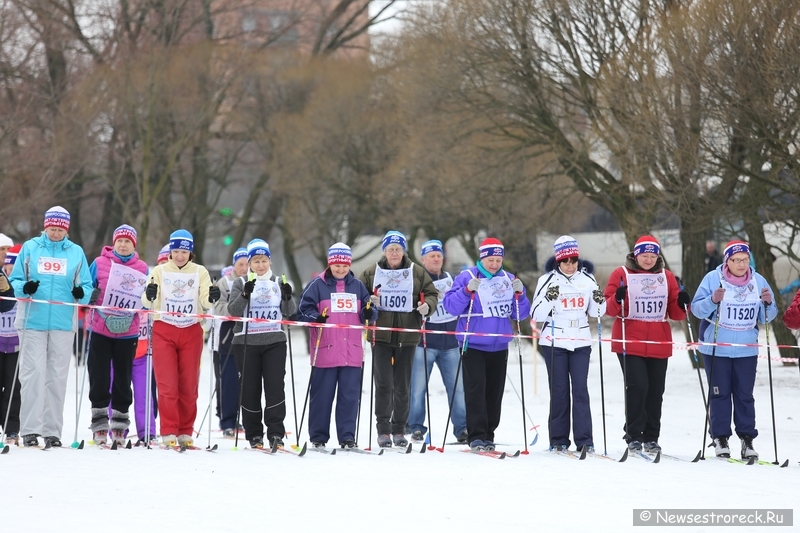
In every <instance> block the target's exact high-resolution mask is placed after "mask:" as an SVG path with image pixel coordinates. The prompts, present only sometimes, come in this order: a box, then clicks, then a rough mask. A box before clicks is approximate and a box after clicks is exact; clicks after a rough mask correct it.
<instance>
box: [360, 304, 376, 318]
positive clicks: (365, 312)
mask: <svg viewBox="0 0 800 533" xmlns="http://www.w3.org/2000/svg"><path fill="white" fill-rule="evenodd" d="M374 319H375V308H374V307H372V306H370V307H369V309H367V308H366V307H362V308H361V321H362V322H367V321H369V322H372V321H373V320H374Z"/></svg>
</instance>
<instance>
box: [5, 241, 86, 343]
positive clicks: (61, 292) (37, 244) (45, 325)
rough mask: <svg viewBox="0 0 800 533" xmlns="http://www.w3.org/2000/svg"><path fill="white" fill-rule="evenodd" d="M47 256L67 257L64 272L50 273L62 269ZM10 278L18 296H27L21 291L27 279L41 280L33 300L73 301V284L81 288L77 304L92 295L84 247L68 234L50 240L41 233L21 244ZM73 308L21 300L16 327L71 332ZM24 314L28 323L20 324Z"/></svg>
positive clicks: (84, 301) (75, 309)
mask: <svg viewBox="0 0 800 533" xmlns="http://www.w3.org/2000/svg"><path fill="white" fill-rule="evenodd" d="M40 258H41V259H42V263H41V265H40V264H39V263H40V261H39V260H40ZM46 258H54V259H63V260H66V267H65V269H66V270H65V274H64V275H57V274H51V273H49V272H60V271H61V270H60V268H59V269H58V270H56V269H55V268H53V267H52V264H53V263H52V262H48V261H46ZM10 281H11V286H12V287H14V292H15V293H16V294H18V295H19V296H18V297H20V298H26V297H28V296H27V295H25V294H24V293H23V291H22V287H23V286H24V285H25V283H26V282H27V281H39V282H40V283H39V289H38V290H37V291H36V293H35V294H34V295H33V296H32V297H33V298H34V299H36V300H51V301H57V302H68V303H76V302H75V298H73V296H72V288H73V287H75V286H80V287H82V288H83V298H81V299H80V300H79V301H78V302H77V303H82V304H87V303H89V298H90V297H91V296H92V276H91V274H90V273H89V264H88V262H87V261H86V256H85V255H84V253H83V249H82V248H81V247H80V246H78V245H77V244H75V243H74V242H72V241H70V240H69V238H68V237H64V240H62V241H59V242H53V241H51V240H50V239H49V238H48V237H47V235H46V234H45V233H42V234H41V235H39V236H38V237H34V238H33V239H31V240H29V241H27V242H26V243H25V244H23V245H22V249H21V250H20V252H19V256H18V257H17V261H16V262H15V263H14V270H12V271H11V276H10ZM27 305H31V306H32V307H31V308H30V311H27V310H26V307H27ZM76 311H77V308H76V307H73V306H67V305H52V304H41V303H34V304H25V303H22V304H20V307H19V310H18V312H17V326H18V328H17V329H35V330H39V331H48V330H62V331H71V330H73V329H74V327H75V325H76V324H75V316H76V314H77V313H76ZM25 316H27V317H28V320H27V323H22V322H23V321H24V320H25V318H24V317H25Z"/></svg>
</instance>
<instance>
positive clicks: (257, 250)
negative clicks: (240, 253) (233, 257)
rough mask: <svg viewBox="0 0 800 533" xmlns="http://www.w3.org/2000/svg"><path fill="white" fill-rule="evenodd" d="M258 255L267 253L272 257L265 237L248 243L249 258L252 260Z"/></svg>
mask: <svg viewBox="0 0 800 533" xmlns="http://www.w3.org/2000/svg"><path fill="white" fill-rule="evenodd" d="M257 255H266V256H267V257H270V255H269V244H267V241H265V240H263V239H253V240H252V241H250V242H249V243H247V260H248V261H250V260H251V259H252V258H253V257H255V256H257Z"/></svg>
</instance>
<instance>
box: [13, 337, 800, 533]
mask: <svg viewBox="0 0 800 533" xmlns="http://www.w3.org/2000/svg"><path fill="white" fill-rule="evenodd" d="M293 331H294V334H293V340H294V342H293V347H294V370H295V379H296V385H295V387H296V391H297V402H298V404H299V408H298V415H297V416H298V419H299V417H300V411H301V410H302V403H303V395H304V394H305V391H306V386H307V379H308V374H309V366H308V351H307V349H306V348H304V335H303V333H302V332H301V331H299V328H293ZM609 334H610V330H607V329H606V330H604V336H605V337H606V338H607V337H608V336H609ZM675 338H676V340H679V341H680V340H683V336H682V333H681V332H680V330H679V329H677V328H676V329H675ZM763 342H764V339H763V334H762V343H763ZM517 353H518V352H517V347H516V344H514V343H512V344H511V345H510V350H509V365H508V381H507V386H506V391H505V397H504V400H503V416H502V421H501V424H500V427H499V428H498V431H497V437H496V439H497V441H498V442H499V443H504V444H505V445H504V446H500V449H503V450H509V451H511V450H516V449H523V450H524V443H523V441H522V432H523V426H522V410H521V404H520V402H519V400H518V398H517V395H516V394H515V389H514V387H516V390H519V389H520V387H519V360H518V355H517ZM777 354H778V351H777V349H773V350H772V355H773V357H775V356H777ZM762 355H766V349H765V348H762ZM523 356H524V357H523V358H524V364H523V371H524V376H525V396H526V403H527V408H528V410H529V415H530V418H531V419H532V420H533V421H534V423H535V424H538V431H539V439H538V442H537V444H536V445H535V446H531V447H530V448H529V451H530V454H529V455H527V456H526V455H522V456H520V457H519V458H516V459H512V458H508V459H505V460H502V461H498V460H494V459H490V458H487V457H480V456H476V455H472V454H468V453H462V452H461V451H460V450H461V449H463V448H462V447H457V446H448V447H447V448H446V450H445V452H444V453H439V452H436V451H427V452H426V453H425V454H419V453H416V452H417V451H418V450H419V445H415V450H414V453H412V454H410V455H407V456H403V455H401V454H398V453H385V454H384V455H383V456H381V457H373V456H366V455H356V454H349V455H348V454H337V455H336V456H334V457H330V456H326V455H323V454H317V453H311V452H309V453H308V454H307V455H306V457H304V458H297V457H293V456H291V455H288V454H276V455H275V456H268V455H266V454H261V453H254V452H250V451H246V450H245V448H247V443H246V442H245V441H244V440H243V439H241V438H240V441H239V450H238V451H235V450H233V441H232V440H227V439H223V438H221V434H220V433H219V432H218V431H213V432H212V438H211V442H212V443H216V444H218V445H219V450H218V451H217V452H215V453H207V452H205V451H187V452H185V453H183V454H179V453H176V452H174V451H169V450H158V449H153V450H145V449H132V450H117V451H108V450H99V449H96V448H93V447H90V446H89V445H88V440H89V439H90V438H91V434H90V433H89V430H88V429H87V426H88V422H89V402H88V397H87V398H85V399H84V401H83V406H82V409H81V420H80V424H79V426H80V431H79V432H78V439H79V440H80V439H85V440H86V441H87V446H86V449H84V450H73V449H70V448H69V445H70V443H71V442H72V440H73V432H74V429H75V419H74V418H75V387H76V385H75V369H74V368H73V369H71V371H70V372H71V373H70V377H69V382H68V390H67V402H66V407H65V416H64V433H63V435H62V441H63V442H64V445H65V449H54V450H50V451H47V452H42V451H39V450H35V449H23V448H17V447H13V448H12V449H11V450H10V453H8V454H5V455H2V456H0V475H1V476H2V479H3V481H4V484H5V491H4V494H3V497H2V508H3V509H4V511H5V512H4V515H5V517H6V518H7V519H8V520H10V521H11V523H15V524H17V525H18V526H20V527H21V528H23V530H25V531H28V532H35V531H48V532H49V531H86V530H106V529H109V528H110V530H121V529H122V528H124V529H126V530H129V531H192V532H195V531H233V530H236V529H238V530H250V529H251V528H256V529H253V530H259V531H261V530H275V529H280V530H282V531H331V532H338V531H347V532H354V533H355V532H362V531H363V532H367V531H370V532H372V531H394V530H398V529H404V530H405V529H414V530H419V529H424V530H426V531H441V532H449V531H497V532H517V531H520V532H522V531H534V530H535V531H589V532H595V531H613V532H617V531H625V530H636V531H641V529H640V528H636V529H634V528H633V527H632V517H633V509H646V508H650V509H665V508H684V509H706V508H716V509H753V508H759V509H767V508H773V509H774V508H792V507H793V506H794V502H795V501H796V499H797V494H798V493H799V492H800V490H798V489H800V466H798V460H800V424H799V423H798V422H797V420H798V419H800V386H799V385H800V371H798V368H797V367H794V366H792V367H784V366H783V365H782V364H781V363H779V362H777V363H776V362H773V365H772V367H773V368H772V371H773V383H774V394H775V415H776V423H777V430H778V452H779V453H778V455H779V459H780V460H781V461H784V460H785V459H787V458H789V459H790V463H789V467H788V468H784V469H780V468H777V467H772V466H743V465H735V464H729V463H725V462H722V461H717V460H713V459H712V460H707V461H705V462H702V463H700V464H692V463H688V462H685V463H684V462H676V461H671V460H667V459H664V460H662V461H661V463H660V464H648V463H645V462H644V461H642V460H638V459H635V458H630V459H628V461H627V462H626V463H622V464H616V463H614V462H611V461H605V460H598V459H592V458H587V459H586V460H585V461H577V460H571V459H568V458H565V457H559V456H555V455H552V454H550V453H548V452H547V447H548V443H547V442H548V441H547V406H548V394H547V375H546V370H545V366H544V363H543V361H542V360H541V358H540V356H538V355H537V358H539V360H538V362H537V363H538V364H534V358H533V357H532V356H533V350H532V348H531V346H530V345H528V346H524V350H523ZM603 363H604V377H605V396H606V421H607V431H608V453H609V454H610V455H612V456H614V457H619V456H620V455H621V454H622V452H623V450H624V446H625V445H624V442H623V440H622V435H623V432H622V423H623V418H624V416H623V398H622V372H621V370H620V366H619V363H618V362H617V360H616V357H615V356H614V354H612V353H611V352H610V345H609V344H608V343H604V346H603ZM288 366H289V365H288V364H287V370H286V394H287V411H288V412H287V417H286V427H287V430H289V431H291V434H290V435H289V436H288V437H287V439H286V441H287V444H288V443H289V442H294V440H295V434H294V416H293V412H292V388H291V382H290V373H289V368H288ZM534 367H536V368H535V369H534ZM599 369H600V367H599V357H598V352H597V349H596V346H595V351H594V353H593V357H592V363H591V369H590V375H589V381H590V392H591V395H592V412H593V417H594V437H595V445H596V447H597V450H598V452H602V450H603V426H602V417H601V403H600V378H599V375H600V373H599ZM79 370H82V369H79ZM208 371H209V358H208V354H207V353H206V354H204V358H203V364H202V368H201V372H200V398H199V400H198V419H197V423H198V424H199V422H200V419H201V418H202V417H203V414H204V412H205V410H206V407H207V405H208V389H209V380H208V378H209V374H208ZM367 371H369V365H368V366H367ZM534 371H535V372H536V381H535V382H536V386H537V387H536V391H534V387H533V385H534ZM78 376H79V377H80V374H78ZM703 379H704V383H705V377H704V378H703ZM364 391H365V393H364V396H363V404H362V424H361V428H360V429H361V434H360V438H359V442H360V443H361V445H362V446H366V440H367V435H368V430H369V426H368V420H370V418H369V417H368V416H367V411H368V408H369V396H368V395H369V377H368V376H367V379H365V386H364ZM755 395H756V409H757V417H758V418H757V425H758V429H759V431H760V436H759V438H758V439H756V441H755V446H756V449H757V450H758V451H759V453H760V454H761V458H762V459H766V460H770V461H772V460H774V458H775V455H774V450H773V440H772V436H773V434H772V422H771V417H770V402H769V380H768V374H767V361H766V359H763V358H762V359H760V360H759V367H758V377H757V381H756V390H755ZM87 396H88V384H87ZM431 406H432V412H433V428H432V429H433V438H434V444H435V445H436V446H439V445H440V444H441V442H442V437H443V434H442V429H443V425H444V422H445V419H446V417H447V401H446V395H445V392H444V387H443V386H442V384H441V379H440V377H439V375H438V371H437V370H434V373H433V376H432V378H431ZM212 412H213V407H212ZM306 416H307V415H306ZM703 416H704V413H703V403H702V398H701V396H700V386H699V384H698V379H697V374H696V371H695V370H694V369H692V367H691V365H690V364H689V360H688V357H687V355H686V352H685V351H679V350H676V351H675V356H674V357H673V358H672V360H671V361H670V366H669V372H668V375H667V385H666V392H665V395H664V411H663V419H662V431H661V435H662V436H661V439H660V443H661V445H662V446H663V448H664V453H668V454H671V455H676V456H679V457H683V458H687V459H691V458H692V457H694V455H695V454H696V453H697V451H698V450H699V449H700V447H701V443H702V428H703ZM216 424H217V420H216V418H214V419H213V420H212V428H213V429H214V430H216V429H217V426H216ZM530 427H531V424H530V423H529V422H527V421H526V424H525V429H526V440H527V441H528V443H530V441H531V440H532V439H533V436H534V432H533V431H530ZM331 434H332V435H333V438H332V442H331V443H329V445H335V444H336V443H335V440H336V438H335V434H336V433H335V430H333V429H332V432H331ZM372 437H373V443H374V441H375V439H376V435H375V432H374V431H373V433H372ZM305 438H306V433H305V431H303V432H302V437H301V441H300V442H301V444H302V442H303V439H305ZM454 440H455V439H454V437H453V435H452V427H451V432H450V434H449V435H448V436H447V442H453V441H454ZM134 441H135V437H134ZM195 443H196V444H197V445H198V446H201V447H205V446H206V445H207V443H208V440H207V423H206V426H205V427H203V428H202V429H201V435H200V436H199V437H198V438H197V439H196V441H195ZM731 444H732V446H731V447H732V450H733V451H734V452H735V453H736V452H738V445H739V441H738V439H736V438H735V437H734V438H733V439H732V440H731ZM373 446H375V445H374V444H373ZM706 455H707V456H708V457H709V458H712V457H713V450H712V449H708V450H707V451H706ZM705 529H706V528H702V527H682V528H680V531H704V530H705ZM755 529H756V528H755V527H752V528H750V527H742V528H737V529H736V531H748V530H755Z"/></svg>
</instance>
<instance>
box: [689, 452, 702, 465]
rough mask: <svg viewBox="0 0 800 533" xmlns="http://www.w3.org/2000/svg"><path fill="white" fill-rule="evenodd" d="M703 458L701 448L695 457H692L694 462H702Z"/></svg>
mask: <svg viewBox="0 0 800 533" xmlns="http://www.w3.org/2000/svg"><path fill="white" fill-rule="evenodd" d="M702 459H703V450H700V451H699V452H697V455H695V456H694V459H692V462H693V463H697V462H700V460H702Z"/></svg>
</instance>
